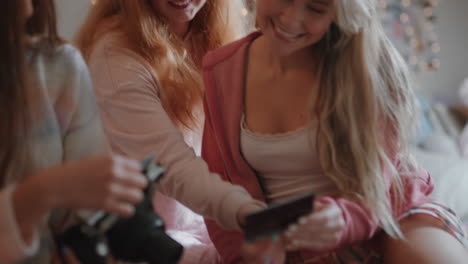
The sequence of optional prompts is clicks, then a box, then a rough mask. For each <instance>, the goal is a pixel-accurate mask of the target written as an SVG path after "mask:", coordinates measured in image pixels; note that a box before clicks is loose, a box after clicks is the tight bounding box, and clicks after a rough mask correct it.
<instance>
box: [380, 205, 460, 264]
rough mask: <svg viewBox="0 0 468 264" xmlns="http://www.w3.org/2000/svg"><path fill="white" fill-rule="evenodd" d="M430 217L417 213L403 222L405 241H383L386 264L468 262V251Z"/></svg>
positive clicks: (387, 239)
mask: <svg viewBox="0 0 468 264" xmlns="http://www.w3.org/2000/svg"><path fill="white" fill-rule="evenodd" d="M436 221H437V220H436V219H434V218H432V217H431V216H429V215H423V214H417V215H413V216H409V217H407V218H405V219H403V220H402V221H401V222H400V225H401V229H402V231H403V234H404V235H405V237H406V240H394V239H391V238H390V237H388V236H385V238H384V239H383V246H384V248H383V250H384V251H383V256H384V263H386V264H393V263H395V264H396V263H398V264H406V263H408V264H414V263H418V264H440V263H444V264H462V263H468V250H467V249H465V248H464V247H463V245H462V244H461V243H460V242H459V241H458V240H457V239H456V238H455V237H454V236H452V235H451V234H450V233H448V232H447V231H445V230H443V229H441V228H440V227H438V226H437V224H436Z"/></svg>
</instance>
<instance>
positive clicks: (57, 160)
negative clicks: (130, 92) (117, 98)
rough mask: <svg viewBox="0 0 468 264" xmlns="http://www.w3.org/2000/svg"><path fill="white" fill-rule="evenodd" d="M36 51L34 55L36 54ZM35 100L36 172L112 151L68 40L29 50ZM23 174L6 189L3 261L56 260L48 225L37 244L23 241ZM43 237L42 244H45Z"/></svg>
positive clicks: (0, 203) (2, 196) (0, 212)
mask: <svg viewBox="0 0 468 264" xmlns="http://www.w3.org/2000/svg"><path fill="white" fill-rule="evenodd" d="M33 54H34V55H33ZM28 59H29V63H30V65H29V66H30V74H31V77H32V80H33V84H34V85H33V86H32V87H33V88H34V89H38V91H37V93H36V95H35V96H34V102H33V103H35V104H36V105H38V106H39V111H37V112H36V116H34V122H35V123H34V124H33V128H32V130H31V136H30V138H28V139H26V140H28V141H29V143H30V144H29V147H30V153H31V154H32V158H33V162H32V164H30V168H31V169H32V171H33V172H34V171H38V170H40V169H44V168H48V167H53V166H56V165H59V164H61V163H63V162H65V161H70V160H78V159H81V158H83V157H90V156H96V155H101V154H104V153H107V152H108V147H107V143H106V140H105V137H104V133H103V131H102V128H101V124H100V120H99V117H98V112H97V108H96V103H95V99H94V94H93V89H92V83H91V80H90V77H89V73H88V69H87V67H86V64H85V62H84V61H83V59H82V57H81V55H80V53H79V52H78V51H77V50H76V49H75V48H73V47H72V46H71V45H68V44H65V45H62V46H60V47H58V48H56V49H55V50H53V51H49V50H47V51H46V50H44V49H42V50H39V52H38V53H36V52H31V54H29V55H28ZM20 178H22V175H13V176H12V177H11V179H8V183H9V184H8V185H7V187H6V188H4V189H2V190H0V234H1V235H0V263H2V264H3V263H17V262H18V261H20V260H21V259H24V258H29V259H27V260H25V261H23V262H20V263H34V264H43V263H44V264H45V263H47V264H48V263H50V251H51V246H52V244H51V237H50V232H49V230H48V228H47V227H46V226H47V225H46V223H47V222H48V218H49V217H46V219H44V224H42V225H41V226H38V227H37V230H38V232H37V233H38V234H39V235H37V236H36V237H35V239H34V242H33V244H32V245H26V244H25V243H24V241H22V238H21V235H20V232H19V229H18V226H17V224H16V220H15V216H14V213H13V210H12V206H11V192H12V190H13V188H14V184H15V183H17V182H18V179H20ZM39 241H40V243H39Z"/></svg>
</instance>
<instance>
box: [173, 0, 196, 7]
mask: <svg viewBox="0 0 468 264" xmlns="http://www.w3.org/2000/svg"><path fill="white" fill-rule="evenodd" d="M190 1H192V0H184V1H171V3H173V4H174V5H177V6H184V5H188V3H190Z"/></svg>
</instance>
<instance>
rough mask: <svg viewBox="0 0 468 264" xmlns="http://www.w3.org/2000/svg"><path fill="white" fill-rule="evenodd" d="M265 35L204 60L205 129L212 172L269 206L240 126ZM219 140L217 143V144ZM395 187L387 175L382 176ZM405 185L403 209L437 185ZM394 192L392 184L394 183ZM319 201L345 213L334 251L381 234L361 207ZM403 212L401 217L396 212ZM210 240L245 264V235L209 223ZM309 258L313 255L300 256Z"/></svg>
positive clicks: (407, 178) (417, 176) (225, 256)
mask: <svg viewBox="0 0 468 264" xmlns="http://www.w3.org/2000/svg"><path fill="white" fill-rule="evenodd" d="M259 35H260V33H258V32H255V33H252V34H250V35H249V36H247V37H245V38H243V39H241V40H239V41H236V42H234V43H231V44H229V45H227V46H225V47H222V48H220V49H217V50H215V51H212V52H210V53H208V54H207V55H206V56H205V58H204V61H203V74H204V80H205V89H206V90H205V99H204V106H205V117H206V118H205V127H204V134H203V141H202V157H203V158H204V159H205V160H206V162H207V163H208V166H209V168H210V170H211V171H213V172H217V173H219V174H220V175H221V177H222V178H223V179H225V180H227V181H230V182H232V183H234V184H236V185H241V186H243V187H244V188H245V189H247V190H248V191H249V193H250V194H251V195H252V196H253V197H254V198H256V199H258V200H262V201H265V194H264V192H263V191H262V186H261V184H260V182H259V180H258V178H257V176H256V174H255V172H254V170H253V169H252V168H251V166H250V165H249V164H248V163H247V162H246V160H245V159H244V157H243V155H242V153H241V150H240V131H241V128H240V124H241V117H242V113H243V105H244V101H243V98H244V85H245V74H246V72H245V71H246V58H247V53H246V51H247V49H248V47H249V44H250V43H252V42H253V41H254V40H255V38H257V37H258V36H259ZM213 139H214V140H213ZM383 175H384V177H386V179H387V182H390V180H389V176H388V173H385V172H384V173H383ZM402 178H403V180H404V183H405V195H406V197H405V204H404V206H402V208H400V209H402V210H406V209H409V208H411V207H414V206H417V205H420V204H422V203H424V202H426V201H428V200H429V198H428V195H429V194H430V193H431V192H432V190H433V184H432V181H431V178H430V176H429V175H428V174H427V172H425V171H423V170H421V171H415V172H413V173H405V174H402ZM389 188H390V184H389ZM318 200H319V202H320V201H326V202H331V203H335V204H336V205H338V206H339V207H340V208H341V209H342V211H343V217H344V220H345V225H346V227H345V231H344V232H343V234H342V237H341V238H340V239H339V241H338V243H337V244H336V245H335V248H339V247H344V246H346V245H350V244H352V243H355V242H358V241H363V240H367V239H369V238H371V237H372V236H373V235H374V234H375V232H376V231H377V230H378V228H379V225H378V222H377V221H376V220H375V218H374V217H372V214H371V212H370V211H369V210H368V209H367V208H366V207H364V206H363V205H362V204H360V203H358V202H354V201H350V200H347V199H343V198H340V197H338V196H322V197H319V198H318ZM396 213H399V212H396ZM206 223H207V228H208V232H209V233H210V236H211V240H212V241H213V243H214V244H215V246H216V248H217V249H218V252H219V254H220V255H221V258H222V261H223V263H228V264H234V263H236V264H237V263H244V262H243V260H242V258H241V256H240V248H241V244H242V242H243V235H242V233H240V232H235V231H227V230H225V229H223V228H222V227H220V226H219V225H218V224H217V223H215V222H213V221H211V220H207V221H206ZM301 254H303V255H304V256H309V255H313V254H314V253H313V252H306V251H303V252H301Z"/></svg>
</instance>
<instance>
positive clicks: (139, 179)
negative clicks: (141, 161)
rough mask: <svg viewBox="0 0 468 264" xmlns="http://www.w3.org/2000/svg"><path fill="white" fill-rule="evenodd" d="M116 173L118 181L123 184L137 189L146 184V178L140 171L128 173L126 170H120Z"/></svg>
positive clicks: (144, 186)
mask: <svg viewBox="0 0 468 264" xmlns="http://www.w3.org/2000/svg"><path fill="white" fill-rule="evenodd" d="M118 174H119V175H118V177H117V179H118V182H119V183H120V184H122V185H124V186H127V187H134V188H138V189H144V188H146V187H147V186H148V179H147V178H146V177H145V176H143V174H141V173H129V172H128V171H121V172H119V173H118Z"/></svg>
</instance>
